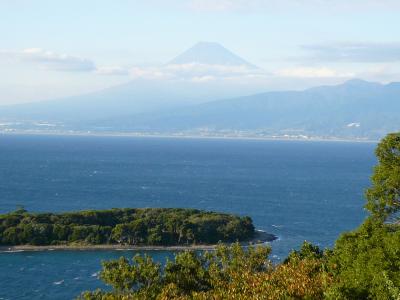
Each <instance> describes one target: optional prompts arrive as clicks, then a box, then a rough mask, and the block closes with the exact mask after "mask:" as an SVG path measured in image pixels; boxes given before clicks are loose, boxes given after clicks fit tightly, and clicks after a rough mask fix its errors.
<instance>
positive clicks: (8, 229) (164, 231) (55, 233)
mask: <svg viewBox="0 0 400 300" xmlns="http://www.w3.org/2000/svg"><path fill="white" fill-rule="evenodd" d="M254 234H255V231H254V226H253V223H252V220H251V219H250V218H249V217H239V216H236V215H230V214H223V213H215V212H206V211H201V210H196V209H174V208H145V209H128V208H127V209H110V210H90V211H80V212H68V213H58V214H55V213H29V212H27V211H26V210H24V209H18V210H16V211H14V212H11V213H8V214H3V215H0V245H105V244H117V245H118V244H119V245H137V246H141V245H146V246H149V245H160V246H172V245H193V244H216V243H217V242H219V241H222V242H235V241H244V240H249V239H251V238H252V237H253V236H254Z"/></svg>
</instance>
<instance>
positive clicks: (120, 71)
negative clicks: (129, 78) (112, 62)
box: [96, 67, 129, 76]
mask: <svg viewBox="0 0 400 300" xmlns="http://www.w3.org/2000/svg"><path fill="white" fill-rule="evenodd" d="M96 73H97V74H100V75H122V76H123V75H129V70H127V69H126V68H122V67H98V68H97V70H96Z"/></svg>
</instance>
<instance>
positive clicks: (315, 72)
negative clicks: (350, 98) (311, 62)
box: [275, 67, 355, 78]
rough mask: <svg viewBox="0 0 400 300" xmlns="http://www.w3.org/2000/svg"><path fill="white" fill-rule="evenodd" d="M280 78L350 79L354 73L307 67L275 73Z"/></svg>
mask: <svg viewBox="0 0 400 300" xmlns="http://www.w3.org/2000/svg"><path fill="white" fill-rule="evenodd" d="M275 74H276V75H277V76H281V77H294V78H350V77H354V76H355V74H354V73H347V72H345V73H342V72H339V71H336V70H333V69H330V68H326V67H320V68H309V67H298V68H288V69H282V70H278V71H277V72H276V73H275Z"/></svg>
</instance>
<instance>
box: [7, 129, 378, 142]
mask: <svg viewBox="0 0 400 300" xmlns="http://www.w3.org/2000/svg"><path fill="white" fill-rule="evenodd" d="M0 135H33V136H34V135H39V136H93V137H96V136H97V137H132V138H176V139H217V140H218V139H219V140H261V141H263V140H265V141H300V142H349V143H378V142H379V140H369V139H345V138H335V137H332V138H324V137H309V138H300V137H299V138H295V137H284V136H276V137H275V136H251V135H249V136H235V135H197V134H194V135H191V134H182V135H181V134H150V133H148V134H139V133H128V132H110V133H109V132H83V131H82V132H81V131H74V132H69V131H59V132H52V131H30V130H27V131H24V130H20V131H0Z"/></svg>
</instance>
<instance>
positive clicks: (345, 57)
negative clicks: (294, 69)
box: [302, 42, 400, 63]
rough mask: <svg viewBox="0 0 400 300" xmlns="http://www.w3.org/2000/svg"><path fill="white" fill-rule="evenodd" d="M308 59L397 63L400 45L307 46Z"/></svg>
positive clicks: (338, 44) (352, 43) (341, 44)
mask: <svg viewBox="0 0 400 300" xmlns="http://www.w3.org/2000/svg"><path fill="white" fill-rule="evenodd" d="M302 48H303V49H304V50H306V51H308V52H309V55H308V56H307V57H306V59H308V60H314V61H339V62H340V61H342V62H373V63H376V62H396V61H400V43H366V42H364V43H360V42H358V43H355V42H351V43H334V44H321V45H305V46H302Z"/></svg>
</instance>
